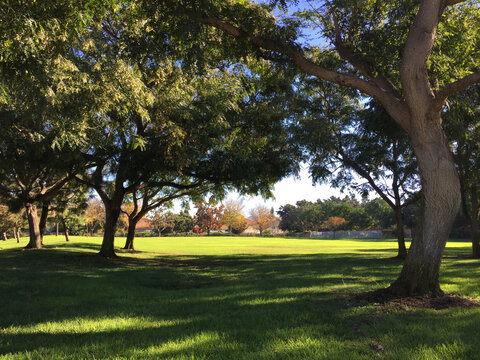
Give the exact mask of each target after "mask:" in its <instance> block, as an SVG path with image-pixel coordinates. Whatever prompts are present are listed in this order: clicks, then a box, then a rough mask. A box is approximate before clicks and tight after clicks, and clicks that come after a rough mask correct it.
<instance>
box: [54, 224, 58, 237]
mask: <svg viewBox="0 0 480 360" xmlns="http://www.w3.org/2000/svg"><path fill="white" fill-rule="evenodd" d="M55 236H58V221H57V222H56V223H55Z"/></svg>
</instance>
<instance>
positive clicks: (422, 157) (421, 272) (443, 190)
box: [390, 119, 460, 296]
mask: <svg viewBox="0 0 480 360" xmlns="http://www.w3.org/2000/svg"><path fill="white" fill-rule="evenodd" d="M434 120H436V119H433V120H432V119H429V120H428V124H427V121H423V126H422V125H421V124H420V125H418V124H419V123H420V122H414V121H412V124H413V125H417V126H416V128H415V129H413V130H412V131H411V134H410V135H411V137H412V142H413V148H414V150H415V154H416V156H417V162H418V167H419V170H420V179H421V183H422V197H423V198H422V200H423V201H422V206H421V213H420V219H419V227H418V231H417V233H416V236H415V239H414V240H413V241H412V245H411V246H410V250H409V251H408V255H407V258H406V260H405V263H404V266H403V269H402V271H401V273H400V276H399V277H398V279H397V280H396V281H395V282H394V283H393V284H392V285H391V286H390V290H391V291H392V292H393V293H395V294H397V295H401V296H406V295H432V296H437V295H440V294H443V292H442V291H441V289H440V284H439V271H440V262H441V258H442V253H443V250H444V248H445V244H446V242H447V239H448V235H449V234H450V230H451V227H452V224H453V221H454V219H455V216H456V214H457V211H458V207H459V205H460V181H459V178H458V174H457V171H456V169H455V165H454V162H453V157H452V154H451V152H450V149H449V147H448V143H447V139H446V137H445V134H444V132H443V130H442V128H441V121H438V125H434V124H433V122H434Z"/></svg>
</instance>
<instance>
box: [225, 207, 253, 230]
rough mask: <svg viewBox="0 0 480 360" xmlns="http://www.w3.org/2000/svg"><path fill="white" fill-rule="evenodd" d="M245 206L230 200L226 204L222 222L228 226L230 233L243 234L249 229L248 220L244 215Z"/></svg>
mask: <svg viewBox="0 0 480 360" xmlns="http://www.w3.org/2000/svg"><path fill="white" fill-rule="evenodd" d="M242 209H243V204H242V203H241V202H239V201H233V200H229V201H227V202H226V203H225V209H224V210H223V217H222V222H223V223H224V224H225V225H227V226H228V231H229V232H230V233H235V234H241V233H242V232H244V231H245V229H246V228H247V227H248V223H247V219H246V218H245V216H244V215H243V214H242Z"/></svg>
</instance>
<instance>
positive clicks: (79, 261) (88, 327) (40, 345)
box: [0, 236, 480, 360]
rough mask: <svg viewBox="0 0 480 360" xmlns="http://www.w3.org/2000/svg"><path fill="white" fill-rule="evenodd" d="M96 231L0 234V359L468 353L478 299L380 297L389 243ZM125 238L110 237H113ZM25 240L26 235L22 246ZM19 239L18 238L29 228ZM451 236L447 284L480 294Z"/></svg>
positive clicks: (393, 267)
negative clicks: (110, 248) (373, 293)
mask: <svg viewBox="0 0 480 360" xmlns="http://www.w3.org/2000/svg"><path fill="white" fill-rule="evenodd" d="M100 241H101V239H100V238H87V237H72V241H71V242H70V243H65V242H64V239H63V237H58V238H56V237H55V236H47V237H46V238H45V245H46V249H45V250H40V251H19V246H18V245H17V244H16V243H15V241H14V240H9V241H7V242H0V247H1V248H3V250H1V251H0V301H1V304H0V359H289V360H290V359H375V358H378V359H383V358H388V359H475V358H478V354H479V353H480V337H479V334H480V308H474V309H466V308H450V309H446V310H431V309H418V308H411V307H407V306H392V305H391V306H383V305H378V304H367V303H364V302H361V301H357V300H354V299H353V298H352V296H353V295H354V294H357V293H360V292H364V291H368V290H374V289H376V288H379V287H384V286H387V285H388V284H389V283H390V282H391V281H392V280H393V279H395V277H396V275H397V274H398V272H399V269H400V267H401V262H399V261H397V260H392V259H390V257H392V256H394V255H395V246H396V243H395V242H394V241H393V240H314V239H302V240H298V239H281V238H247V237H245V238H243V237H242V238H240V237H238V238H235V237H201V238H197V237H192V238H172V237H170V238H137V239H136V247H137V249H138V250H139V252H136V253H133V254H130V253H120V255H121V258H120V259H119V260H103V259H101V258H99V257H97V256H95V252H97V251H98V249H99V246H100ZM123 241H124V239H117V246H120V245H123ZM20 245H22V244H20ZM23 245H25V239H23ZM469 254H470V244H469V243H466V242H450V243H449V244H448V245H447V251H446V254H445V259H444V262H443V266H442V272H441V284H442V287H443V289H444V290H445V291H446V292H449V293H454V294H457V295H461V296H466V297H472V298H480V261H478V260H472V259H469V258H468V255H469Z"/></svg>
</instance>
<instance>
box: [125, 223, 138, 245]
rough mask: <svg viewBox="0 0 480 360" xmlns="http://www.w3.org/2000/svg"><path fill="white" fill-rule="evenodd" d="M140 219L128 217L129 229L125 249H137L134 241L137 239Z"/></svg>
mask: <svg viewBox="0 0 480 360" xmlns="http://www.w3.org/2000/svg"><path fill="white" fill-rule="evenodd" d="M137 223H138V221H137V220H136V219H135V218H130V217H129V218H128V230H127V240H126V241H125V246H124V247H123V248H124V249H125V250H135V247H134V246H133V241H134V240H135V228H136V227H137Z"/></svg>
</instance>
